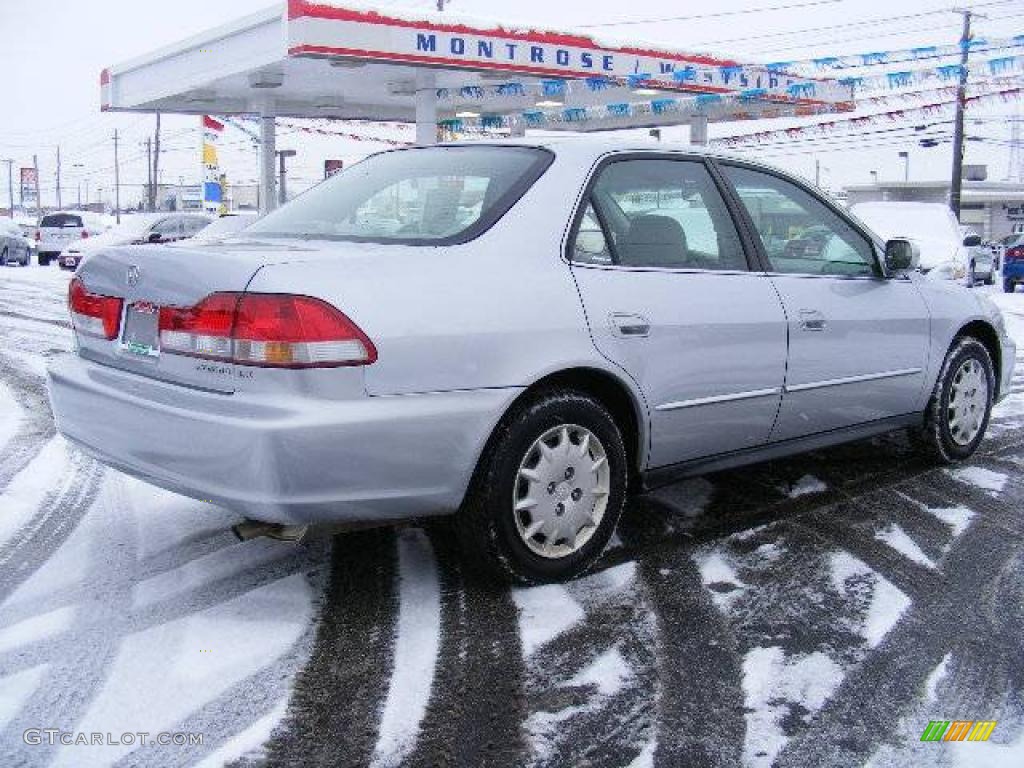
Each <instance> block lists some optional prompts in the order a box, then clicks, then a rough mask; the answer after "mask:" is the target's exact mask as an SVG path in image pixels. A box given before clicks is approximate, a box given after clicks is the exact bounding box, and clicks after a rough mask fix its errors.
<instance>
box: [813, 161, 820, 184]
mask: <svg viewBox="0 0 1024 768" xmlns="http://www.w3.org/2000/svg"><path fill="white" fill-rule="evenodd" d="M814 186H816V187H820V186H821V160H820V159H818V158H815V159H814Z"/></svg>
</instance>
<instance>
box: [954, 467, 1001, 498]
mask: <svg viewBox="0 0 1024 768" xmlns="http://www.w3.org/2000/svg"><path fill="white" fill-rule="evenodd" d="M949 474H950V475H951V476H952V477H953V479H955V480H958V481H960V482H961V483H967V484H968V485H973V486H976V487H978V488H981V489H982V490H985V491H990V492H991V493H999V492H1000V491H1002V490H1003V486H1005V485H1006V480H1007V478H1006V475H1004V474H1002V473H1001V472H993V471H992V470H990V469H985V468H984V467H964V468H963V469H951V470H949Z"/></svg>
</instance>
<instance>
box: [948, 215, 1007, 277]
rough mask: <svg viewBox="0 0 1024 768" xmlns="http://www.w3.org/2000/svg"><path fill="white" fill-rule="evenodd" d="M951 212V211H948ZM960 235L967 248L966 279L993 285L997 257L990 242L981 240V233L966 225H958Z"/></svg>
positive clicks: (997, 264)
mask: <svg viewBox="0 0 1024 768" xmlns="http://www.w3.org/2000/svg"><path fill="white" fill-rule="evenodd" d="M950 213H952V211H950ZM960 237H961V238H963V243H964V247H965V248H967V254H968V256H967V264H968V272H969V274H968V279H969V280H971V281H972V283H976V282H977V281H979V280H980V281H981V282H983V283H984V284H985V285H995V282H996V270H997V269H999V258H998V255H997V252H996V251H995V250H993V248H992V245H991V244H990V243H986V242H985V241H984V240H982V238H981V235H979V234H978V233H977V232H976V231H974V230H973V229H971V228H970V227H968V226H965V225H963V224H961V225H960Z"/></svg>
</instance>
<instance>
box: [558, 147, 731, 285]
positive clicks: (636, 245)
mask: <svg viewBox="0 0 1024 768" xmlns="http://www.w3.org/2000/svg"><path fill="white" fill-rule="evenodd" d="M602 223H603V224H604V225H605V227H604V231H603V232H602V233H601V235H600V236H599V235H598V232H600V231H601V224H602ZM602 241H603V244H602ZM573 254H574V259H576V260H578V261H582V262H585V263H613V264H618V265H621V266H626V267H663V268H671V269H709V270H745V269H746V268H747V262H746V256H745V255H744V252H743V246H742V244H741V242H740V239H739V236H738V235H737V233H736V229H735V227H734V226H733V223H732V219H731V217H730V215H729V212H728V210H727V209H726V207H725V203H724V202H723V200H722V197H721V195H720V194H719V193H718V189H717V187H716V186H715V183H714V180H713V179H712V178H711V174H710V173H708V170H707V168H706V167H705V166H704V164H703V163H700V162H695V161H689V160H669V159H631V160H620V161H616V162H613V163H610V164H609V165H607V166H606V167H605V168H604V169H603V170H601V171H600V175H599V176H598V178H597V180H596V182H595V183H594V186H593V189H592V191H591V195H590V200H589V203H588V205H587V207H586V209H585V210H584V212H583V215H582V217H581V219H580V224H579V225H578V229H577V233H576V237H575V241H574V247H573Z"/></svg>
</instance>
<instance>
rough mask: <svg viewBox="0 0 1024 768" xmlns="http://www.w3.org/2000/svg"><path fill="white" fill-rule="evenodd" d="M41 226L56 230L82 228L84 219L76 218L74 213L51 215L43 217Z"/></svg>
mask: <svg viewBox="0 0 1024 768" xmlns="http://www.w3.org/2000/svg"><path fill="white" fill-rule="evenodd" d="M39 226H40V227H56V228H64V227H80V226H82V217H81V216H75V215H74V214H73V213H50V214H47V215H46V216H43V220H42V221H40V222H39Z"/></svg>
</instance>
